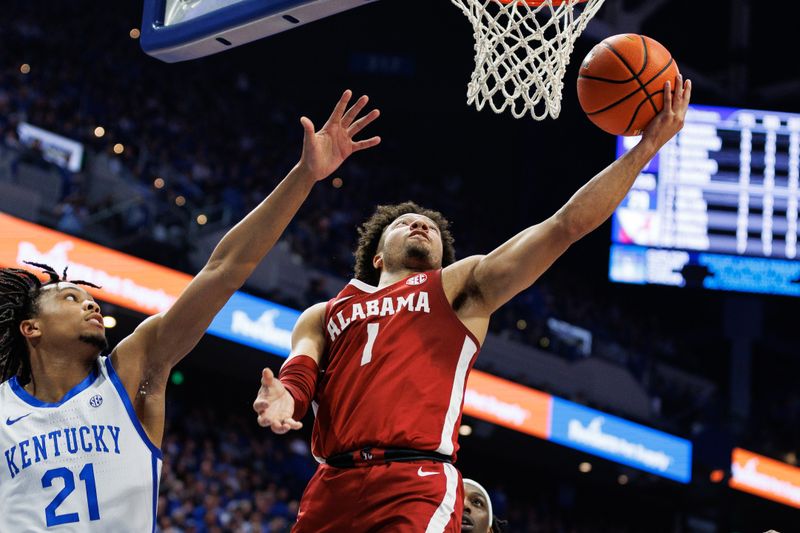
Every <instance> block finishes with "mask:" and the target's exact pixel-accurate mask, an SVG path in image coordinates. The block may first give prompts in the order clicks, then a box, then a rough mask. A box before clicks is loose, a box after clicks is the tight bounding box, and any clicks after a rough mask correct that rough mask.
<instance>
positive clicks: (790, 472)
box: [728, 448, 800, 508]
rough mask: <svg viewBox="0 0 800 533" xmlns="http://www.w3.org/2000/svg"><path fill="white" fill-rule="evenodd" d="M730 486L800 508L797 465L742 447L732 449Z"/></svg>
mask: <svg viewBox="0 0 800 533" xmlns="http://www.w3.org/2000/svg"><path fill="white" fill-rule="evenodd" d="M728 484H729V485H730V486H731V488H734V489H737V490H741V491H744V492H749V493H750V494H754V495H756V496H760V497H762V498H766V499H768V500H772V501H775V502H778V503H782V504H784V505H791V506H792V507H797V508H800V468H797V467H796V466H792V465H788V464H786V463H782V462H780V461H776V460H775V459H770V458H769V457H764V456H763V455H758V454H756V453H753V452H749V451H747V450H744V449H742V448H734V449H733V457H732V461H731V479H730V481H729V482H728Z"/></svg>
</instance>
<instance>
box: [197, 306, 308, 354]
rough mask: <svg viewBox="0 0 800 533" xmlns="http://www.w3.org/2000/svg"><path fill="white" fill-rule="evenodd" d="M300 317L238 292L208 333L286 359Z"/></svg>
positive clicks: (289, 310)
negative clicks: (293, 331)
mask: <svg viewBox="0 0 800 533" xmlns="http://www.w3.org/2000/svg"><path fill="white" fill-rule="evenodd" d="M299 317H300V313H299V312H298V311H295V310H294V309H290V308H288V307H284V306H282V305H278V304H274V303H272V302H268V301H267V300H262V299H261V298H256V297H255V296H250V295H249V294H244V293H242V292H237V293H236V294H234V295H233V296H232V297H231V299H230V300H228V303H226V304H225V307H223V308H222V310H221V311H220V312H219V313H218V314H217V316H216V317H214V320H213V322H211V325H210V326H209V327H208V333H211V334H213V335H216V336H218V337H222V338H224V339H228V340H230V341H233V342H238V343H240V344H246V345H247V346H252V347H253V348H258V349H259V350H265V351H268V352H270V353H273V354H275V355H279V356H282V357H287V356H288V355H289V351H290V350H291V347H292V346H291V341H292V328H294V324H295V322H297V319H298V318H299Z"/></svg>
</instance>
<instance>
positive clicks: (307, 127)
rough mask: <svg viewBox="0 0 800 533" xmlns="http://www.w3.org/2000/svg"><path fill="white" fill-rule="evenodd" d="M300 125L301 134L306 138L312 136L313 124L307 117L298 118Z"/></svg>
mask: <svg viewBox="0 0 800 533" xmlns="http://www.w3.org/2000/svg"><path fill="white" fill-rule="evenodd" d="M300 124H301V125H302V126H303V133H304V134H305V136H306V138H309V137H311V136H312V135H314V131H315V128H314V123H313V122H311V119H310V118H308V117H300Z"/></svg>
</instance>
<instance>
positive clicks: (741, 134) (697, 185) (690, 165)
mask: <svg viewBox="0 0 800 533" xmlns="http://www.w3.org/2000/svg"><path fill="white" fill-rule="evenodd" d="M638 141H639V138H638V137H619V138H618V140H617V153H618V155H621V154H623V153H624V152H626V151H627V150H629V149H630V148H631V147H633V146H634V145H635V144H636V143H637V142H638ZM798 169H800V114H789V113H778V112H771V111H755V110H750V109H731V108H724V107H707V106H691V107H690V109H689V112H688V114H687V116H686V123H685V125H684V128H683V130H681V132H680V133H679V134H678V135H677V136H676V137H675V138H674V139H672V140H671V141H670V142H669V143H668V144H667V145H666V146H664V148H662V149H661V151H660V152H659V153H658V155H657V156H656V157H655V158H654V159H653V160H652V161H651V162H650V163H649V165H648V166H647V168H645V169H644V170H643V171H642V173H641V174H640V175H639V176H638V178H637V179H636V182H635V183H634V185H633V187H632V189H631V191H630V192H629V193H628V195H627V196H626V197H625V199H624V200H623V202H622V204H621V205H620V206H619V208H618V209H617V210H616V212H615V213H614V215H613V218H612V245H611V254H610V268H609V277H610V279H611V280H612V281H617V282H623V283H656V284H662V285H676V286H687V285H689V286H698V287H705V288H708V289H719V290H730V291H744V292H759V293H773V294H782V295H791V296H800V261H799V260H798V256H797V254H798V250H797V233H798V228H797V214H798V197H800V186H799V185H798Z"/></svg>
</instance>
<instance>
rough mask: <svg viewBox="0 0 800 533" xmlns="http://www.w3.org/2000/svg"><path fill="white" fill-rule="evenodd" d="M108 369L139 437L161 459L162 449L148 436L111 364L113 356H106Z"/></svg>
mask: <svg viewBox="0 0 800 533" xmlns="http://www.w3.org/2000/svg"><path fill="white" fill-rule="evenodd" d="M105 361H106V370H108V377H109V378H111V383H113V384H114V388H115V389H117V394H119V398H120V400H122V404H123V405H124V406H125V410H126V411H128V418H130V419H131V423H132V424H133V427H134V428H136V432H137V433H138V434H139V437H141V438H142V440H143V441H144V443H145V444H146V445H147V447H148V448H150V451H151V452H152V453H153V455H155V456H156V457H158V458H159V459H161V458H162V457H163V456H162V454H161V450H160V449H159V448H158V446H156V445H155V444H153V441H151V440H150V437H148V436H147V432H146V431H145V430H144V428H143V427H142V423H141V422H139V417H138V416H136V411H135V410H134V409H133V404H132V403H131V399H130V398H129V397H128V391H126V390H125V387H124V386H123V385H122V381H120V379H119V376H118V375H117V371H116V370H114V365H112V364H111V358H110V357H106V358H105Z"/></svg>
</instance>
